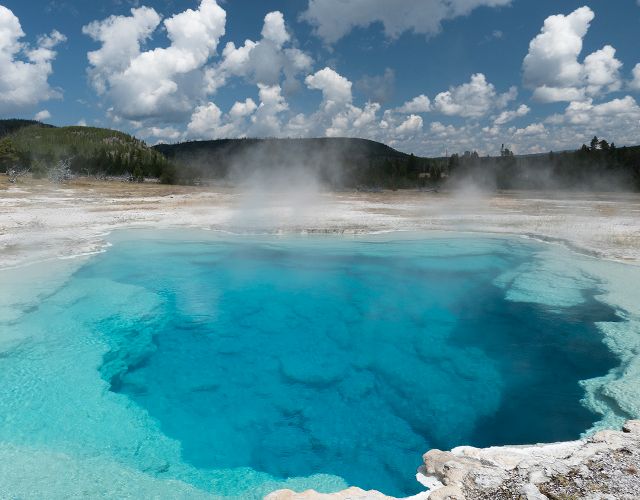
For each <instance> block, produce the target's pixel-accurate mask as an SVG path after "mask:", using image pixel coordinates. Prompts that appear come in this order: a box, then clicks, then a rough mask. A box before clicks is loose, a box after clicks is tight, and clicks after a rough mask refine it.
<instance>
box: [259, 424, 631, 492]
mask: <svg viewBox="0 0 640 500" xmlns="http://www.w3.org/2000/svg"><path fill="white" fill-rule="evenodd" d="M423 459H424V465H423V466H422V467H420V469H419V470H418V474H417V478H418V480H419V481H420V482H422V483H423V484H425V485H428V486H430V488H431V489H430V491H425V492H424V493H420V494H418V495H416V496H414V497H411V498H412V500H426V499H429V500H511V499H517V500H547V499H548V500H574V499H576V500H577V499H588V500H634V499H637V498H639V497H640V420H630V421H628V422H627V423H626V424H625V425H624V427H623V429H622V430H621V431H611V430H603V431H600V432H597V433H595V434H594V435H592V436H590V437H589V438H587V439H582V440H578V441H571V442H566V443H554V444H544V445H535V446H501V447H492V448H484V449H480V448H473V447H469V446H461V447H458V448H454V449H453V450H451V451H440V450H431V451H429V452H427V453H426V454H425V455H424V457H423ZM390 498H391V497H387V496H385V495H383V494H381V493H379V492H376V491H363V490H360V489H358V488H349V489H348V490H345V491H342V492H339V493H334V494H320V493H317V492H314V491H306V492H303V493H295V492H293V491H290V490H281V491H276V492H274V493H272V494H270V495H268V496H267V497H266V500H347V499H349V500H356V499H357V500H361V499H362V500H363V499H372V500H382V499H390Z"/></svg>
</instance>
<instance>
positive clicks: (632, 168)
mask: <svg viewBox="0 0 640 500" xmlns="http://www.w3.org/2000/svg"><path fill="white" fill-rule="evenodd" d="M448 171H449V174H450V181H451V182H452V183H474V184H476V185H480V186H482V187H486V188H496V189H562V190H568V189H572V190H595V191H609V190H613V191H640V146H632V147H621V148H618V147H616V145H615V144H614V143H609V142H608V141H606V140H604V139H599V138H597V137H594V138H593V139H592V140H591V141H590V143H589V145H588V146H587V145H586V144H583V145H582V147H581V148H580V149H579V150H577V151H564V152H560V153H554V152H549V153H544V154H534V155H522V156H515V155H514V154H513V152H512V151H510V150H509V149H508V148H505V147H504V146H503V147H502V148H501V154H500V156H498V157H480V156H479V155H478V154H477V153H476V152H466V153H465V154H464V155H452V156H451V157H450V158H449V160H448Z"/></svg>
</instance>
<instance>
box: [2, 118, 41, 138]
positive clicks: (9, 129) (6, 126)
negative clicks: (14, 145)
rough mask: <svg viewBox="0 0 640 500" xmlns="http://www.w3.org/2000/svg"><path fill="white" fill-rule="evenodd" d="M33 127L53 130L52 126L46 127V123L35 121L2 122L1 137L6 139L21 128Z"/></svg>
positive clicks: (14, 120)
mask: <svg viewBox="0 0 640 500" xmlns="http://www.w3.org/2000/svg"><path fill="white" fill-rule="evenodd" d="M32 125H38V126H40V127H48V128H53V126H52V125H45V124H44V123H40V122H37V121H35V120H17V119H11V120H0V137H4V136H6V135H9V134H12V133H14V132H16V131H18V130H20V129H21V128H24V127H30V126H32Z"/></svg>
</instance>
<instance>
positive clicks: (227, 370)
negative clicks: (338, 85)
mask: <svg viewBox="0 0 640 500" xmlns="http://www.w3.org/2000/svg"><path fill="white" fill-rule="evenodd" d="M113 241H114V246H113V247H111V248H110V249H109V250H108V251H107V252H106V253H104V254H101V255H99V256H96V257H95V258H94V259H92V260H90V261H89V262H88V263H87V264H86V265H84V266H83V267H82V268H81V269H80V270H78V271H77V272H76V273H75V274H74V275H73V277H72V278H71V279H70V280H69V281H68V282H67V283H66V284H65V285H64V286H63V287H62V288H60V289H59V290H58V291H57V292H56V293H55V294H54V295H53V296H51V297H49V298H47V299H46V300H45V301H43V302H42V303H41V304H39V305H38V307H36V308H34V309H33V310H30V311H29V312H27V313H26V314H25V316H24V317H22V318H21V320H20V321H19V322H18V323H15V324H12V325H11V328H19V329H21V330H24V331H28V332H30V333H31V335H30V337H29V339H28V340H26V341H25V342H23V343H21V344H19V345H18V347H15V348H14V349H13V350H11V351H10V352H9V354H8V355H7V356H4V358H3V361H2V362H3V364H4V369H3V370H2V371H1V372H0V385H1V386H2V387H4V388H3V389H2V392H0V397H1V398H2V401H3V402H6V403H7V405H6V408H7V418H5V419H4V420H3V422H2V424H1V425H0V438H2V439H6V440H10V441H11V442H16V441H18V442H19V443H20V444H28V445H30V446H37V447H51V448H54V449H55V448H56V447H59V446H62V448H64V450H65V451H66V452H68V453H82V452H83V451H82V450H86V449H87V443H89V448H91V447H93V449H94V450H97V451H98V452H100V453H104V454H110V455H111V456H112V458H113V459H114V460H115V461H117V462H121V463H125V464H126V465H127V466H129V467H133V468H134V469H137V470H141V471H143V472H144V473H145V474H150V475H152V476H156V477H161V478H172V477H174V478H177V479H180V480H182V481H185V482H186V483H189V484H192V485H194V486H195V487H197V488H200V489H203V490H206V491H212V492H213V493H216V494H219V495H228V496H239V497H249V496H259V495H260V494H263V493H264V492H265V488H266V489H267V491H268V488H272V487H276V486H278V485H283V484H285V483H284V480H285V479H286V478H293V477H301V478H305V477H311V476H313V475H317V474H325V475H326V476H323V477H321V478H317V477H316V478H312V479H308V480H301V482H299V483H297V484H298V485H302V486H306V487H316V488H318V489H324V490H325V491H331V490H335V488H336V487H339V486H341V484H342V483H341V481H344V483H346V484H350V485H357V486H360V487H362V488H365V489H368V488H374V489H378V490H381V491H383V492H385V493H387V494H393V495H408V494H412V493H415V492H417V491H419V489H418V486H419V485H418V484H417V483H416V481H415V478H414V474H413V471H415V469H416V468H417V466H418V465H419V464H420V461H421V460H420V457H421V454H422V453H424V452H425V451H427V450H428V449H430V448H433V447H439V448H444V449H447V448H451V447H453V446H456V445H460V444H470V445H478V446H485V445H499V444H514V443H532V442H542V441H546V442H548V441H559V440H568V439H575V438H577V437H579V435H580V434H581V433H582V432H584V431H585V430H586V429H588V428H589V427H591V425H592V424H593V423H594V422H595V421H596V420H597V416H596V415H595V414H593V413H591V412H590V411H589V410H588V409H586V408H585V407H584V406H583V404H581V402H580V400H581V399H582V397H583V396H584V389H583V388H582V387H581V386H580V383H579V382H580V381H582V380H585V379H589V378H592V377H597V376H601V375H604V374H606V373H607V372H608V371H609V370H610V369H611V368H613V367H614V366H616V364H617V362H616V359H615V358H614V356H613V355H612V354H611V353H610V352H609V351H608V350H607V349H606V347H605V346H604V344H603V343H602V334H601V333H600V331H599V330H598V329H597V328H596V326H595V323H596V322H611V321H617V319H618V318H617V316H616V314H615V311H614V310H613V309H612V308H611V307H609V306H605V305H604V304H601V303H600V302H598V301H597V300H596V299H595V295H596V294H597V292H598V287H599V284H598V283H597V282H596V281H595V280H592V279H584V280H580V281H579V282H578V281H577V282H575V283H574V290H573V292H574V293H575V294H576V295H577V296H579V298H580V300H577V301H576V300H574V301H564V302H563V301H559V302H558V303H557V304H554V305H550V304H544V303H538V302H535V301H533V302H523V301H514V300H510V298H509V292H510V289H509V279H508V278H505V277H508V276H510V273H513V272H515V271H516V270H517V269H520V268H521V267H522V266H526V265H527V264H530V263H532V262H535V260H536V259H538V258H539V252H540V251H541V249H542V248H545V249H546V248H547V247H543V245H539V244H536V243H533V242H526V241H523V240H517V239H507V238H484V237H455V236H448V237H437V238H434V237H430V238H426V237H419V236H397V235H396V236H394V235H386V236H384V237H359V238H351V239H347V238H338V237H322V238H319V237H313V238H311V237H310V238H302V237H283V238H277V237H262V238H250V237H222V236H219V235H218V236H216V235H211V234H204V233H199V232H194V231H184V232H180V231H177V232H171V233H162V232H158V233H154V234H151V233H146V232H122V233H120V234H118V235H116V236H114V237H113ZM532 279H535V276H534V277H533V278H532ZM25 372H26V375H25ZM70 372H71V373H70ZM70 375H73V376H72V377H71V378H69V377H70ZM47 377H49V378H51V379H53V378H54V377H55V380H53V382H51V380H50V383H49V384H48V387H49V390H50V391H55V390H56V384H57V383H59V384H60V391H62V393H61V394H62V395H61V396H60V397H58V396H56V397H52V396H51V394H47V386H40V385H38V382H42V381H43V380H47ZM70 381H75V383H76V385H77V386H76V387H73V386H71V387H69V385H71V384H70ZM78 381H81V383H80V384H78ZM96 381H97V382H98V383H96ZM99 383H102V384H103V385H102V388H100V387H101V386H100V385H99ZM20 384H22V385H20ZM25 384H26V385H25ZM83 384H87V385H86V386H85V385H83ZM90 384H94V385H96V387H97V390H95V388H92V387H88V385H90ZM16 386H17V387H21V391H20V392H21V393H22V397H23V400H22V401H21V402H20V403H18V402H16V401H15V399H16V393H15V391H10V390H8V389H7V387H14V388H15V387H16ZM88 393H91V396H90V397H89V396H87V394H88ZM70 395H71V396H70ZM39 398H43V399H39ZM105 398H106V400H107V401H108V405H107V404H106V403H105ZM25 399H26V401H25ZM31 402H33V404H34V405H37V406H35V408H33V407H32V408H31V411H30V412H29V413H28V414H26V418H25V414H24V413H25V410H24V409H23V407H24V405H26V406H27V407H28V406H29V404H31ZM78 405H79V406H80V407H81V408H82V409H83V412H82V413H83V415H75V416H73V417H72V418H67V417H66V415H67V413H69V412H73V411H76V413H77V410H74V409H75V408H76V407H77V406H78ZM113 407H117V408H118V412H120V413H116V414H113V413H114V410H113V409H112V408H113ZM132 415H133V417H132ZM118 417H121V418H120V419H119V420H118ZM127 419H128V420H127ZM129 420H130V421H131V422H134V423H132V424H131V426H128V424H127V423H126V422H127V421H129ZM52 421H53V422H56V424H59V425H58V427H57V428H56V429H51V426H52V424H51V422H52ZM132 429H134V430H135V431H133V430H132ZM147 433H148V434H147ZM69 434H71V435H69ZM96 434H102V435H96ZM150 436H152V437H150ZM157 436H163V438H162V439H164V441H160V442H155V441H154V440H157ZM70 440H71V441H73V440H77V441H78V445H77V446H73V445H69V443H68V441H70ZM151 441H154V442H151ZM114 443H115V445H114ZM176 450H177V451H176ZM85 452H86V451H85ZM332 478H333V479H332ZM336 478H337V479H336Z"/></svg>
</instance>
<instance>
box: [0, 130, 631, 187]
mask: <svg viewBox="0 0 640 500" xmlns="http://www.w3.org/2000/svg"><path fill="white" fill-rule="evenodd" d="M61 164H64V166H65V169H66V170H68V171H69V172H71V173H72V174H75V175H90V176H98V177H104V176H116V177H122V176H125V177H126V178H128V179H130V180H133V181H143V180H144V179H145V178H155V179H159V180H160V181H161V182H164V183H169V184H176V183H179V184H203V183H209V182H220V181H222V182H229V183H232V184H233V183H238V182H242V181H243V180H244V179H246V178H248V177H250V176H252V175H254V174H255V173H256V172H258V173H260V174H263V175H264V178H265V179H268V176H269V174H270V173H271V172H278V173H279V175H285V176H286V175H288V174H287V172H290V171H293V170H296V169H297V170H303V171H304V172H305V173H309V174H311V175H313V176H315V177H316V178H317V179H318V180H319V181H321V182H322V183H323V184H325V185H326V186H328V187H331V188H336V189H342V188H347V189H356V188H361V189H406V188H429V189H437V188H439V187H441V186H444V187H451V186H455V185H459V184H465V183H467V184H468V183H473V184H474V185H478V186H480V187H484V188H488V189H576V190H578V189H586V190H598V191H606V190H634V191H640V146H633V147H617V146H616V145H615V144H614V143H612V142H611V143H610V142H608V141H607V140H604V139H600V138H598V137H594V138H593V139H591V141H590V142H589V144H588V145H587V144H583V145H582V147H581V148H580V149H578V150H577V151H565V152H559V153H554V152H550V153H544V154H533V155H520V156H516V155H515V154H514V153H513V151H511V150H510V149H509V148H508V147H506V146H505V145H503V146H502V147H501V148H500V155H499V156H493V157H491V156H486V157H483V156H480V155H479V154H478V153H477V152H475V151H466V152H464V153H463V154H453V155H451V156H450V157H441V158H423V157H417V156H415V155H413V154H405V153H402V152H400V151H397V150H395V149H393V148H391V147H389V146H386V145H384V144H381V143H378V142H374V141H369V140H364V139H350V138H320V139H224V140H215V141H197V142H185V143H179V144H172V145H167V144H161V145H158V146H154V147H148V146H147V145H146V144H145V143H144V142H143V141H141V140H139V139H136V138H135V137H132V136H130V135H127V134H124V133H122V132H118V131H114V130H107V129H99V128H91V127H63V128H56V127H51V126H47V125H43V124H40V123H37V122H33V121H29V120H0V172H9V171H13V172H16V171H19V172H26V171H29V172H30V173H31V174H32V175H33V176H34V177H47V176H49V175H50V174H51V172H52V171H53V170H55V169H58V170H59V168H60V165H61ZM66 170H65V171H66ZM283 172H284V174H283ZM265 182H268V181H265Z"/></svg>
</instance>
